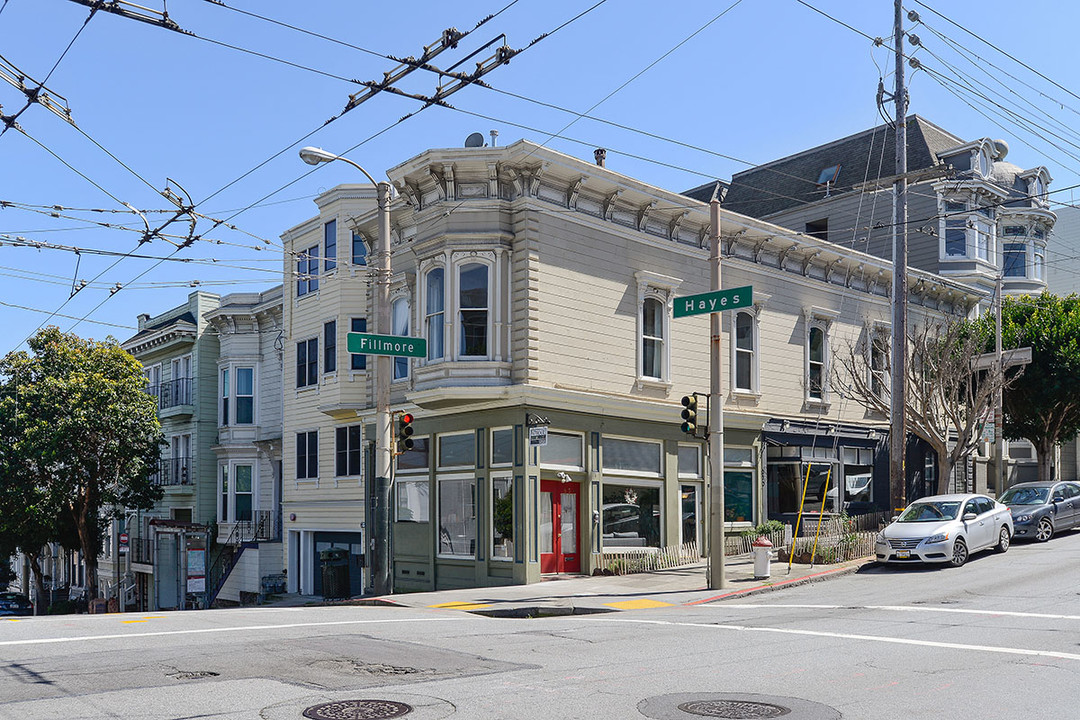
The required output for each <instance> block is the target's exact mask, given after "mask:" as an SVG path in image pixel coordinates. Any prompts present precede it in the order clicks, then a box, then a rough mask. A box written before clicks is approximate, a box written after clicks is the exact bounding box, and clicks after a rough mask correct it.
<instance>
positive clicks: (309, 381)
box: [296, 338, 319, 388]
mask: <svg viewBox="0 0 1080 720" xmlns="http://www.w3.org/2000/svg"><path fill="white" fill-rule="evenodd" d="M318 384H319V338H311V339H310V340H301V341H300V342H298V343H296V387H298V388H302V387H308V386H309V385H318Z"/></svg>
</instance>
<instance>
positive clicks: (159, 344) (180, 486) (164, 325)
mask: <svg viewBox="0 0 1080 720" xmlns="http://www.w3.org/2000/svg"><path fill="white" fill-rule="evenodd" d="M280 334H281V288H280V287H277V288H273V289H271V290H267V291H266V292H263V293H242V294H236V295H228V296H226V297H224V298H220V297H219V296H217V295H215V294H211V293H206V292H193V293H191V294H190V295H189V296H188V300H187V302H186V303H184V304H182V305H180V306H178V307H175V308H173V309H171V310H168V311H166V312H164V313H161V314H160V315H157V316H155V317H150V316H149V315H140V316H139V331H138V333H136V334H135V335H134V336H133V337H131V338H130V339H128V340H127V341H125V342H124V343H123V347H124V349H126V350H127V351H128V352H130V353H132V354H133V355H134V356H135V357H136V358H137V359H138V360H139V361H140V362H141V363H142V364H143V367H144V370H143V372H144V374H145V375H146V378H147V388H146V391H147V392H148V393H150V394H151V395H153V396H154V397H155V398H157V401H158V416H159V418H160V420H161V425H162V431H163V433H164V436H165V441H166V445H165V447H164V448H163V450H162V459H161V463H160V466H159V469H158V472H157V473H156V475H155V476H154V478H153V481H154V482H155V483H157V484H158V485H160V486H161V487H162V489H163V491H164V495H163V497H162V499H161V500H160V501H159V502H158V503H157V505H156V506H155V507H154V508H153V509H151V510H148V511H145V512H141V513H134V512H133V513H131V514H129V516H128V518H127V520H126V526H123V525H124V524H123V523H114V525H116V527H114V528H113V532H112V533H111V534H110V538H109V541H108V542H107V543H106V560H105V561H104V562H102V564H101V567H102V579H103V580H105V581H108V580H109V579H110V578H113V577H116V576H121V577H123V576H124V575H125V573H126V574H127V576H128V578H129V582H128V583H126V585H125V588H127V592H128V597H126V598H125V600H126V601H127V602H126V606H127V609H132V608H139V609H145V610H164V609H188V608H195V607H205V606H207V605H208V604H210V603H212V602H213V601H214V600H215V599H217V598H218V597H220V598H221V599H222V600H229V601H239V600H241V599H244V598H242V597H241V593H248V594H249V595H250V597H252V598H254V597H255V596H256V595H257V594H258V593H259V592H261V590H262V587H261V580H262V578H263V577H265V576H266V575H271V574H279V575H280V574H281V571H282V569H283V565H282V561H281V542H280V538H281V535H280V529H281V521H280V502H279V501H280V458H281V362H282V356H281V337H280ZM215 527H216V529H217V534H216V535H214V534H213V533H212V532H211V531H212V530H213V529H214V528H215ZM121 532H126V533H127V534H128V536H129V541H128V545H129V551H128V553H127V554H126V555H121V556H120V567H119V568H117V567H116V566H115V563H114V562H113V561H114V559H115V558H116V554H114V552H113V549H114V548H115V547H116V546H117V545H116V538H117V535H118V533H121ZM118 570H119V572H117V571H118Z"/></svg>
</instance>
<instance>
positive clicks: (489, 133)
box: [488, 130, 499, 147]
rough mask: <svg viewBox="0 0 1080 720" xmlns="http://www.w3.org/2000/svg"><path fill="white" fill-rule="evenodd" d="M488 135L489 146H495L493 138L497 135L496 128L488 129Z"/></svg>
mask: <svg viewBox="0 0 1080 720" xmlns="http://www.w3.org/2000/svg"><path fill="white" fill-rule="evenodd" d="M488 135H490V136H491V147H495V138H497V137H499V131H498V130H488Z"/></svg>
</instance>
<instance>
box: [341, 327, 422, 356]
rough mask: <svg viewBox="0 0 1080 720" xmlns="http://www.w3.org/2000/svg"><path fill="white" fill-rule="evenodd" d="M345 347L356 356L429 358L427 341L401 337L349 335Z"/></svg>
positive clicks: (366, 334) (367, 334) (363, 334)
mask: <svg viewBox="0 0 1080 720" xmlns="http://www.w3.org/2000/svg"><path fill="white" fill-rule="evenodd" d="M345 345H346V347H347V348H348V349H349V352H351V353H354V354H356V355H396V356H404V357H418V358H422V357H427V340H425V339H424V338H414V337H403V336H401V335H372V334H370V333H348V334H346V335H345Z"/></svg>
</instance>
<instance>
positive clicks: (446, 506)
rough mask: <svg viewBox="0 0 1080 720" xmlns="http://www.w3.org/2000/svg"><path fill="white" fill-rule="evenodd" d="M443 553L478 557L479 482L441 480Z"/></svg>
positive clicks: (441, 544) (440, 536)
mask: <svg viewBox="0 0 1080 720" xmlns="http://www.w3.org/2000/svg"><path fill="white" fill-rule="evenodd" d="M439 554H440V555H456V556H458V557H476V483H475V481H474V480H473V479H472V478H461V479H458V478H440V479H439Z"/></svg>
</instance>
